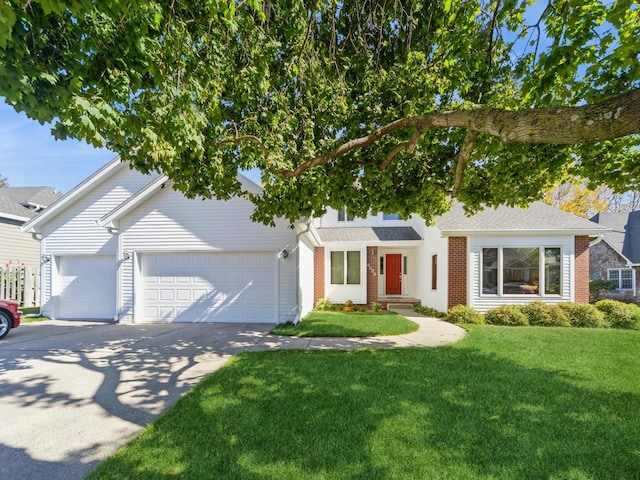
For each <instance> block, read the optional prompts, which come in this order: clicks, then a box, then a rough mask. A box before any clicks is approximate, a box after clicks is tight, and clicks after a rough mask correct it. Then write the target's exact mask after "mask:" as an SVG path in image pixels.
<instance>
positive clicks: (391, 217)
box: [382, 213, 400, 220]
mask: <svg viewBox="0 0 640 480" xmlns="http://www.w3.org/2000/svg"><path fill="white" fill-rule="evenodd" d="M382 219H383V220H400V214H399V213H383V214H382Z"/></svg>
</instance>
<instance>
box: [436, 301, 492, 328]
mask: <svg viewBox="0 0 640 480" xmlns="http://www.w3.org/2000/svg"><path fill="white" fill-rule="evenodd" d="M444 319H445V320H446V321H447V322H449V323H454V324H456V325H458V324H461V323H473V324H476V325H482V324H483V323H484V317H483V316H482V315H481V314H480V313H478V312H476V311H475V310H474V309H473V308H471V307H468V306H467V305H456V306H455V307H451V308H450V309H449V311H448V312H447V315H446V316H445V318H444Z"/></svg>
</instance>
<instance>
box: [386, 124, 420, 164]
mask: <svg viewBox="0 0 640 480" xmlns="http://www.w3.org/2000/svg"><path fill="white" fill-rule="evenodd" d="M423 133H424V129H423V128H417V129H416V131H415V132H413V135H411V138H410V139H409V140H407V141H404V142H402V143H400V144H398V145H396V146H395V147H394V148H393V149H392V150H391V151H390V152H389V153H387V155H386V156H385V157H384V160H383V161H382V163H381V164H380V167H378V169H379V170H380V171H381V172H384V171H385V170H386V168H387V167H388V166H389V164H390V163H391V161H392V160H393V158H394V157H395V156H396V155H397V154H398V153H400V152H402V151H405V152H407V153H409V154H411V153H413V151H414V150H415V148H416V144H417V143H418V140H420V137H421V136H422V134H423Z"/></svg>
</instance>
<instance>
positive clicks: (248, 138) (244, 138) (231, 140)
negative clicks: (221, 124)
mask: <svg viewBox="0 0 640 480" xmlns="http://www.w3.org/2000/svg"><path fill="white" fill-rule="evenodd" d="M244 141H249V142H255V143H257V144H258V145H259V146H260V148H261V149H262V151H263V152H264V153H265V155H266V156H269V150H268V149H267V147H265V145H264V143H262V140H260V139H259V138H258V137H256V136H255V135H241V136H239V137H234V138H225V139H224V140H220V141H219V142H217V145H223V144H225V143H240V142H244Z"/></svg>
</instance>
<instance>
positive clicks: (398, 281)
mask: <svg viewBox="0 0 640 480" xmlns="http://www.w3.org/2000/svg"><path fill="white" fill-rule="evenodd" d="M385 263H386V264H387V275H386V279H387V280H386V284H387V285H386V286H387V291H386V293H387V295H402V255H401V254H399V253H391V254H388V255H387V256H386V261H385Z"/></svg>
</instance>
